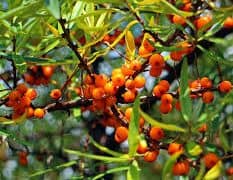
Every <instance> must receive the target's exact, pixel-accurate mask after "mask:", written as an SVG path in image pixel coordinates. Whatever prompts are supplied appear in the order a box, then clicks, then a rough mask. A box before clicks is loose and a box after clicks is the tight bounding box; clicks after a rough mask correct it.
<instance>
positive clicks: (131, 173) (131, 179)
mask: <svg viewBox="0 0 233 180" xmlns="http://www.w3.org/2000/svg"><path fill="white" fill-rule="evenodd" d="M139 171H140V169H139V167H138V162H137V161H136V160H134V161H133V162H132V164H131V165H130V166H129V170H128V171H127V180H140V174H139Z"/></svg>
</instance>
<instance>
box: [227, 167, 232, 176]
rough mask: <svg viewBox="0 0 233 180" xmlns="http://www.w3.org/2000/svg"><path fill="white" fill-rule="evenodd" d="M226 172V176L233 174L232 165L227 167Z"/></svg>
mask: <svg viewBox="0 0 233 180" xmlns="http://www.w3.org/2000/svg"><path fill="white" fill-rule="evenodd" d="M226 174H227V175H228V176H232V175H233V167H229V168H227V170H226Z"/></svg>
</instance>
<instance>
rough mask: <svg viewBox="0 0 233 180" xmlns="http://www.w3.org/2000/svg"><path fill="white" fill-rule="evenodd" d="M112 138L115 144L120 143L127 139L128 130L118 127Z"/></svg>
mask: <svg viewBox="0 0 233 180" xmlns="http://www.w3.org/2000/svg"><path fill="white" fill-rule="evenodd" d="M114 138H115V140H116V142H118V143H121V142H123V141H125V140H126V139H127V138H128V129H127V128H126V127H124V126H120V127H118V128H117V129H116V132H115V135H114Z"/></svg>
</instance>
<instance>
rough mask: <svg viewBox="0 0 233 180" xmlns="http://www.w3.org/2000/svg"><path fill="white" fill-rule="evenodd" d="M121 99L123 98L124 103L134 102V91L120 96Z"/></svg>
mask: <svg viewBox="0 0 233 180" xmlns="http://www.w3.org/2000/svg"><path fill="white" fill-rule="evenodd" d="M122 97H123V98H124V101H125V102H128V103H130V102H133V101H134V100H135V98H136V95H135V92H134V91H131V90H128V91H126V92H125V93H124V94H123V95H122Z"/></svg>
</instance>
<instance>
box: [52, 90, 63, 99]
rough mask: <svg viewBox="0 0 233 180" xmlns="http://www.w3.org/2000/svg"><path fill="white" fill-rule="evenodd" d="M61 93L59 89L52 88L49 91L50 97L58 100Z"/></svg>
mask: <svg viewBox="0 0 233 180" xmlns="http://www.w3.org/2000/svg"><path fill="white" fill-rule="evenodd" d="M61 95H62V93H61V90H60V89H53V90H52V91H51V92H50V97H51V98H52V99H55V100H58V99H59V98H60V97H61Z"/></svg>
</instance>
